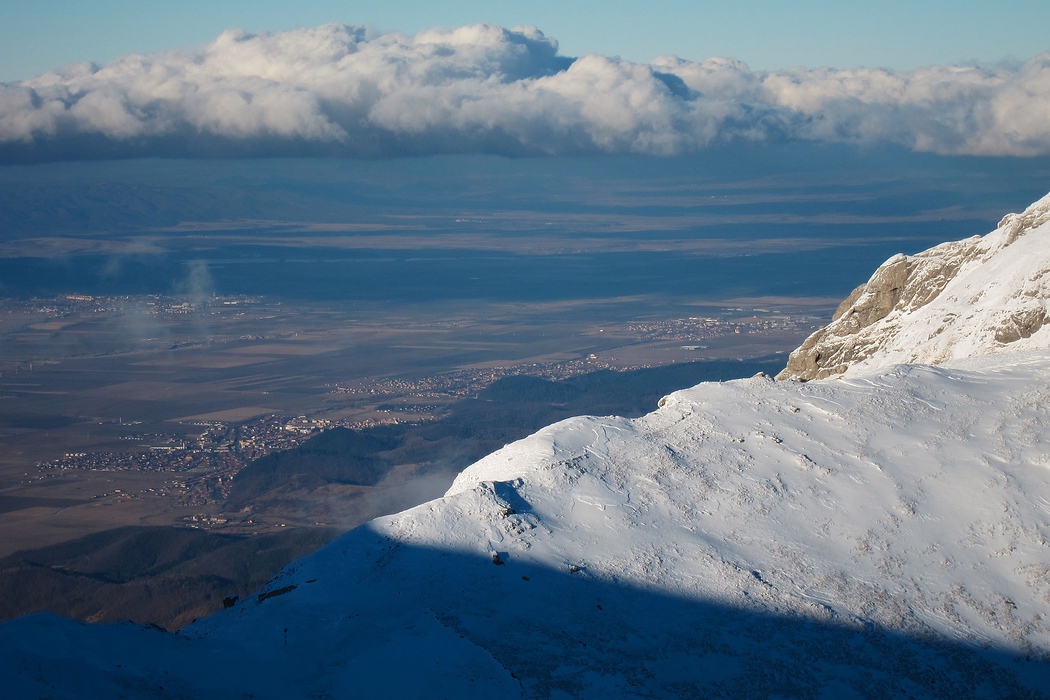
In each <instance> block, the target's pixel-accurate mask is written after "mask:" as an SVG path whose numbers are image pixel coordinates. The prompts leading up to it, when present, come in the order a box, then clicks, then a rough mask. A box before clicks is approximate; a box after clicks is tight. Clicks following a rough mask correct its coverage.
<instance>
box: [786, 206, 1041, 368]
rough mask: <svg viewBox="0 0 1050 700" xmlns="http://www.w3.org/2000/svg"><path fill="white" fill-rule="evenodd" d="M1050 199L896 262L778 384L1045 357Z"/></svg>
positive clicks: (794, 356) (794, 359) (845, 306)
mask: <svg viewBox="0 0 1050 700" xmlns="http://www.w3.org/2000/svg"><path fill="white" fill-rule="evenodd" d="M1048 320H1050V195H1047V196H1046V197H1044V198H1043V199H1041V200H1039V201H1038V202H1036V203H1035V204H1033V205H1032V206H1030V207H1029V208H1028V209H1027V210H1025V212H1024V213H1023V214H1009V215H1007V216H1006V217H1005V218H1004V219H1003V220H1002V221H1001V222H1000V223H999V227H998V228H997V229H996V230H995V231H993V232H992V233H989V234H988V235H986V236H984V237H981V236H974V237H973V238H969V239H966V240H963V241H956V242H952V243H943V244H941V245H939V246H936V247H934V248H930V249H929V250H926V251H923V252H921V253H918V254H917V255H913V256H910V257H909V256H906V255H896V256H894V257H892V258H890V259H889V260H887V261H886V262H885V263H883V264H882V266H880V267H879V269H878V270H876V271H875V274H874V275H872V278H871V279H870V280H869V281H868V282H866V283H865V284H862V285H861V286H860V287H857V289H855V290H854V291H853V293H852V294H850V295H849V297H848V298H847V299H846V300H845V301H843V302H842V304H840V305H839V308H838V309H837V310H836V312H835V315H834V317H833V318H832V322H831V323H830V324H829V325H828V326H826V327H825V328H822V329H821V330H819V331H817V332H816V333H814V334H813V335H811V336H810V337H809V338H807V339H806V342H805V343H803V344H802V346H801V347H800V348H798V349H797V350H795V351H794V352H793V353H791V357H790V359H789V360H788V364H787V367H786V368H785V369H784V371H783V372H781V373H780V375H778V379H822V378H824V377H829V376H832V375H835V374H841V373H844V372H846V373H850V372H855V371H863V370H864V369H866V368H869V367H878V366H884V365H889V364H894V363H922V364H940V363H942V362H945V361H947V360H952V359H961V358H966V357H973V356H978V355H986V354H990V353H995V352H1000V351H1002V350H1003V349H1018V350H1019V349H1027V348H1047V347H1050V324H1047V321H1048Z"/></svg>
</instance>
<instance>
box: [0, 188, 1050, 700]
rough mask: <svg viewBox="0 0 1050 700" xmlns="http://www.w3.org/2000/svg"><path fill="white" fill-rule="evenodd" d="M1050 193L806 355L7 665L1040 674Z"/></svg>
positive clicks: (885, 276)
mask: <svg viewBox="0 0 1050 700" xmlns="http://www.w3.org/2000/svg"><path fill="white" fill-rule="evenodd" d="M1048 211H1050V197H1047V198H1044V199H1043V200H1040V202H1037V203H1036V204H1035V205H1033V207H1032V208H1030V209H1029V210H1028V211H1026V212H1025V213H1024V214H1021V215H1018V216H1011V217H1007V218H1006V219H1004V221H1003V223H1002V224H1001V225H1000V227H999V228H998V229H997V230H996V231H994V232H992V233H991V234H989V235H987V236H985V237H983V238H977V239H969V240H966V241H962V242H959V243H953V244H945V245H942V246H938V247H936V248H933V249H931V250H929V251H926V252H925V253H920V254H919V255H915V256H912V257H910V258H907V257H903V256H900V257H895V258H893V259H891V260H890V261H888V262H887V263H886V264H885V265H883V266H882V267H880V268H879V270H878V271H877V272H876V274H875V276H874V277H873V278H872V280H871V281H870V282H869V283H867V284H866V285H865V286H863V287H862V288H860V289H859V290H858V291H857V292H855V293H854V294H853V295H851V297H850V298H849V299H848V300H847V302H845V303H844V304H843V307H841V308H840V310H839V313H838V314H837V316H836V319H835V320H834V321H833V322H832V324H830V325H829V326H828V327H827V328H826V329H824V330H823V331H821V332H820V333H818V334H817V335H816V336H814V337H813V338H811V339H809V340H807V341H806V343H805V345H803V347H802V348H800V349H799V350H798V351H796V353H795V355H793V357H792V360H791V363H790V364H789V366H788V368H787V370H786V372H785V376H786V377H796V378H799V379H812V381H804V382H803V381H774V380H773V379H771V378H770V377H769V376H765V375H762V376H756V377H754V378H751V379H745V380H738V381H730V382H722V383H703V384H700V385H697V386H695V387H693V388H691V389H687V390H684V391H679V392H676V393H673V394H671V395H669V396H667V397H665V398H664V399H663V400H661V402H660V408H659V409H658V410H657V411H655V412H653V413H650V414H648V415H645V416H642V417H640V418H636V419H626V418H615V417H604V418H598V417H584V418H570V419H567V420H564V421H562V422H560V423H556V424H554V425H551V426H549V427H547V428H544V429H542V430H540V431H539V432H537V433H535V434H534V435H532V436H530V437H528V438H525V439H524V440H520V441H518V442H515V443H512V444H510V445H507V446H506V447H503V448H502V449H500V450H497V451H496V452H494V453H492V454H490V455H489V456H487V457H485V458H483V459H481V460H480V461H478V462H476V463H475V464H473V465H472V466H470V467H469V468H467V469H466V470H465V471H464V472H463V473H462V474H460V476H459V477H458V478H457V479H456V481H455V482H454V484H453V485H452V487H451V488H450V489H449V491H448V492H447V493H446V494H445V496H444V497H443V498H440V499H437V500H434V501H431V502H429V503H425V504H423V505H421V506H418V507H416V508H413V509H410V510H407V511H404V512H402V513H398V514H396V515H391V516H387V517H383V518H379V519H377V520H374V521H372V522H371V523H369V524H368V525H366V526H363V527H361V528H358V529H356V530H354V531H352V532H350V533H348V534H346V535H345V536H343V537H341V538H339V539H337V540H335V541H334V542H332V543H331V544H329V545H328V546H326V547H325V548H323V549H321V550H319V551H318V552H316V553H315V554H313V555H311V556H309V557H307V558H305V559H302V560H300V561H297V562H295V563H293V564H292V565H290V566H289V567H288V568H287V569H285V571H284V572H283V573H281V574H280V575H279V576H277V577H276V578H275V579H273V580H272V581H270V582H269V583H268V584H267V585H266V586H265V587H264V588H262V589H261V590H260V591H259V592H258V593H257V594H255V595H252V596H251V597H249V598H246V599H243V600H241V601H238V602H237V604H236V605H233V606H232V607H231V608H230V609H228V610H226V611H224V612H222V613H219V614H216V615H212V616H210V617H208V618H205V619H203V620H200V621H198V622H197V623H195V624H194V625H191V626H190V627H187V628H185V629H184V630H183V631H182V632H180V633H179V634H177V635H173V634H167V633H163V632H160V631H157V630H152V629H149V628H141V627H135V626H131V625H112V626H90V625H83V624H79V623H73V622H69V621H65V620H61V619H58V618H55V617H52V616H46V615H45V616H32V617H28V618H22V619H19V620H14V621H11V622H8V623H5V624H4V625H2V626H0V651H2V653H0V673H2V674H3V677H4V678H5V690H8V691H10V690H11V689H13V692H14V694H15V696H16V697H74V696H75V697H87V696H91V697H95V696H97V697H121V696H123V697H223V698H227V697H249V696H250V697H255V698H259V697H274V698H277V697H280V698H288V697H310V698H321V697H428V698H431V697H486V698H490V697H501V698H505V697H529V698H534V697H542V698H547V697H551V698H553V697H602V698H606V697H660V698H664V697H733V698H736V697H871V698H875V697H951V698H962V697H1002V698H1016V697H1050V622H1048V620H1047V615H1046V611H1047V609H1048V608H1047V606H1048V603H1050V437H1048V436H1050V412H1048V411H1047V408H1046V407H1047V406H1048V405H1050V330H1047V326H1045V325H1043V322H1044V321H1045V320H1046V317H1047V311H1046V310H1047V305H1048V303H1050V295H1048V293H1047V292H1048V290H1050V221H1048V219H1050V214H1048ZM822 377H829V378H822Z"/></svg>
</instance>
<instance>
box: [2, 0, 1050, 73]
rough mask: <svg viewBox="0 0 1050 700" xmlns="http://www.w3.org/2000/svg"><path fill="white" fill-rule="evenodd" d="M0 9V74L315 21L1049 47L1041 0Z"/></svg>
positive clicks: (818, 52) (984, 56)
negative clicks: (529, 26)
mask: <svg viewBox="0 0 1050 700" xmlns="http://www.w3.org/2000/svg"><path fill="white" fill-rule="evenodd" d="M0 17H2V21H0V81H13V80H20V79H23V78H27V77H30V76H33V75H37V74H39V73H42V72H44V71H46V70H48V69H50V68H55V67H59V66H62V65H65V64H67V63H71V62H75V61H85V60H88V61H97V62H105V61H108V60H111V59H115V58H118V57H120V56H123V55H126V54H129V53H133V52H153V51H162V50H168V49H176V48H192V47H195V46H200V45H203V44H206V43H208V42H210V41H211V40H213V39H214V38H215V37H216V36H217V35H218V34H219V33H220V32H221V31H223V30H224V29H229V28H240V29H245V30H248V31H251V32H257V31H280V30H287V29H293V28H296V27H310V26H316V25H319V24H323V23H326V22H346V23H350V24H365V25H370V26H373V27H375V28H376V29H379V30H381V31H401V32H406V33H415V32H416V31H418V30H419V29H422V28H426V27H432V26H444V27H456V26H462V25H466V24H475V23H479V22H491V23H496V24H501V25H504V26H514V25H521V24H533V25H536V26H538V27H539V28H540V29H541V30H543V31H544V32H545V33H546V34H548V35H549V36H553V37H555V38H556V39H557V40H558V41H559V42H560V44H561V50H562V53H563V54H565V55H572V56H579V55H584V54H589V53H598V54H602V55H606V56H621V57H623V58H626V59H629V60H632V61H638V62H647V61H649V60H651V59H653V58H655V57H656V56H659V55H662V54H677V55H679V56H681V57H683V58H688V59H693V60H700V59H704V58H708V57H710V56H730V57H733V58H737V59H740V60H743V61H745V62H746V63H748V64H749V65H750V67H751V68H752V69H759V70H765V69H776V68H786V67H789V66H797V65H803V66H808V67H818V66H825V65H826V66H832V67H836V68H851V67H858V66H868V67H887V68H894V69H911V68H915V67H918V66H924V65H933V64H940V65H944V64H957V63H965V62H974V61H976V62H982V63H994V62H997V61H1000V60H1002V59H1010V58H1013V59H1020V60H1024V59H1028V58H1031V57H1032V56H1034V55H1036V54H1039V53H1042V52H1044V51H1047V50H1050V35H1048V34H1047V32H1046V28H1047V27H1048V26H1050V3H1048V2H1045V0H1003V1H1002V2H999V3H991V2H972V1H966V0H956V1H954V2H946V1H943V0H933V1H931V0H926V1H924V0H913V1H912V2H904V1H900V0H892V1H890V2H878V3H864V4H862V3H843V2H832V1H829V0H802V1H800V2H792V3H786V2H770V1H768V0H767V1H759V0H750V1H743V2H734V3H728V2H725V1H724V0H720V1H719V2H706V1H692V2H690V1H688V0H649V1H648V2H634V1H628V0H603V1H601V2H598V1H595V0H516V1H511V0H486V1H484V2H482V1H480V0H447V1H446V2H441V3H436V2H430V1H427V2H421V1H419V0H385V2H383V3H378V2H354V1H353V0H338V1H337V0H314V1H310V0H305V1H303V2H299V3H289V2H287V1H286V0H280V1H277V0H181V1H180V2H155V1H148V0H92V2H84V0H4V3H3V10H2V11H0Z"/></svg>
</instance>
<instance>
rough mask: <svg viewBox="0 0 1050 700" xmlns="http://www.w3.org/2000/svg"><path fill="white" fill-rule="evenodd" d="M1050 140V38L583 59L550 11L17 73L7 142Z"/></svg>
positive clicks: (602, 147) (327, 33)
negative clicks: (871, 63)
mask: <svg viewBox="0 0 1050 700" xmlns="http://www.w3.org/2000/svg"><path fill="white" fill-rule="evenodd" d="M782 139H792V140H808V141H819V142H840V143H857V144H865V145H870V144H880V143H892V144H897V145H901V146H904V147H907V148H910V149H913V150H917V151H930V152H935V153H943V154H974V155H1025V156H1027V155H1046V154H1050V53H1048V54H1044V55H1042V56H1039V57H1036V58H1035V59H1032V60H1031V61H1028V62H1027V63H1025V64H1023V65H1021V66H1019V67H1013V68H1009V67H997V68H990V69H989V68H978V67H932V68H924V69H920V70H915V71H909V72H895V71H889V70H882V69H855V70H832V69H827V68H823V69H815V70H808V69H791V70H784V71H773V72H760V71H752V70H750V69H749V68H748V67H747V66H746V65H745V64H743V63H740V62H739V61H734V60H731V59H724V58H713V59H708V60H705V61H700V62H694V61H685V60H682V59H679V58H676V57H664V58H660V59H658V60H656V61H654V62H653V63H651V64H637V63H631V62H629V61H624V60H620V59H617V58H607V57H603V56H584V57H582V58H569V57H564V56H561V55H560V54H559V53H558V44H557V42H556V41H554V40H553V39H551V38H549V37H547V36H545V35H544V34H543V33H542V32H540V31H539V30H537V29H536V28H534V27H526V28H517V29H505V28H502V27H497V26H491V25H478V26H471V27H462V28H459V29H453V30H444V29H441V30H439V29H433V30H427V31H424V32H421V33H419V34H417V35H415V36H404V35H402V34H377V33H374V32H372V31H370V30H368V29H365V28H362V27H354V26H346V25H326V26H322V27H318V28H313V29H299V30H295V31H290V32H283V33H277V34H246V33H244V32H239V31H229V32H225V33H223V34H222V35H221V36H219V37H218V38H217V39H216V40H215V41H214V42H212V43H211V44H210V45H208V46H207V47H205V48H203V49H201V50H199V51H180V52H170V53H160V54H150V55H133V56H128V57H126V58H123V59H120V60H118V61H114V62H112V63H109V64H106V65H103V66H95V65H90V64H77V65H73V66H69V67H66V68H64V69H62V70H59V71H54V72H50V73H47V74H45V75H41V76H39V77H36V78H33V79H30V80H25V81H22V82H20V83H10V84H6V85H2V86H0V159H4V160H7V161H12V160H22V159H54V158H78V157H80V158H83V157H134V156H147V155H205V156H206V155H294V154H298V155H329V154H330V155H345V156H368V157H381V156H387V155H405V154H421V153H449V152H488V153H502V154H568V153H647V154H657V155H671V154H680V153H688V152H693V151H697V150H702V149H704V148H706V147H709V146H711V145H717V144H724V143H733V142H739V141H765V140H782Z"/></svg>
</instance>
